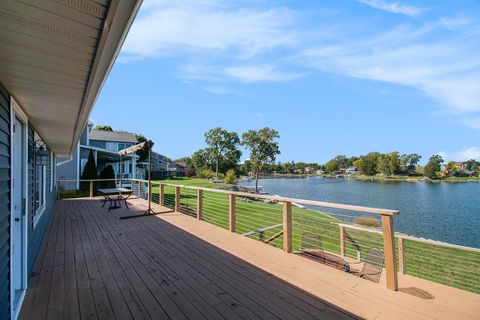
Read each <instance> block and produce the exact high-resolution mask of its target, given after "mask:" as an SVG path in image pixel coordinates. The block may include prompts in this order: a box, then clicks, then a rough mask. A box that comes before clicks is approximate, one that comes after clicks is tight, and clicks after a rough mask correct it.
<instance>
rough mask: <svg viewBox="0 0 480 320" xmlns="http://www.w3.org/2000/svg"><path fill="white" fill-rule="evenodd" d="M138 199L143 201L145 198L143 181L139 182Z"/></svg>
mask: <svg viewBox="0 0 480 320" xmlns="http://www.w3.org/2000/svg"><path fill="white" fill-rule="evenodd" d="M138 198H139V199H142V198H143V193H142V181H138Z"/></svg>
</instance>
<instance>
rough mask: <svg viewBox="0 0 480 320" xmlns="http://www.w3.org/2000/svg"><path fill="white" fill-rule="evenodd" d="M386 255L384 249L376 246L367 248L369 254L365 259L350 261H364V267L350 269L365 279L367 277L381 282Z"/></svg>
mask: <svg viewBox="0 0 480 320" xmlns="http://www.w3.org/2000/svg"><path fill="white" fill-rule="evenodd" d="M384 262H385V257H384V255H383V251H381V250H379V249H374V248H368V249H367V255H366V257H365V259H362V261H360V262H357V263H350V265H355V264H360V263H362V269H361V270H359V271H353V270H350V273H352V274H354V275H356V276H359V277H361V278H363V279H367V280H370V281H373V282H376V283H378V282H380V278H381V276H382V271H383V264H384Z"/></svg>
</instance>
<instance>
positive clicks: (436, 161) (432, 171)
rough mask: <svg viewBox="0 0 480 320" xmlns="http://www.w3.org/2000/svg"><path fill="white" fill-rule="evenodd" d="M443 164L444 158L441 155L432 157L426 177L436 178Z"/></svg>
mask: <svg viewBox="0 0 480 320" xmlns="http://www.w3.org/2000/svg"><path fill="white" fill-rule="evenodd" d="M442 163H443V158H442V157H441V156H440V155H438V154H435V155H433V156H431V157H430V159H429V160H428V163H427V165H426V166H425V170H424V175H425V176H426V177H428V178H430V179H431V178H434V177H435V176H436V175H437V172H439V171H440V169H441V165H442Z"/></svg>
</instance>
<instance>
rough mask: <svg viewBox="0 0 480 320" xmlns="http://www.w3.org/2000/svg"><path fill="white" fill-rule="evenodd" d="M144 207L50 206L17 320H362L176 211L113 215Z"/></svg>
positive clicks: (77, 202) (86, 202)
mask: <svg viewBox="0 0 480 320" xmlns="http://www.w3.org/2000/svg"><path fill="white" fill-rule="evenodd" d="M142 201H143V200H133V201H132V202H131V203H132V205H131V207H130V210H128V211H127V210H126V209H125V208H122V209H119V210H112V211H110V212H109V211H108V210H107V209H106V208H102V207H101V203H100V201H99V200H98V199H72V200H61V201H58V203H57V207H56V210H55V214H54V216H53V218H52V221H51V222H50V225H49V230H48V232H47V235H46V237H45V239H44V242H43V244H42V249H41V252H40V255H39V257H38V259H37V261H36V264H35V267H34V270H33V274H32V276H31V278H30V284H29V289H28V291H27V295H26V298H25V301H24V303H23V307H22V310H21V314H20V319H97V318H102V319H208V320H211V319H352V318H361V317H359V316H355V315H354V314H353V313H350V312H347V311H344V310H342V309H341V308H340V307H337V306H333V305H332V304H331V303H328V302H326V301H324V300H322V299H321V298H319V297H318V296H315V295H313V294H311V293H309V292H307V291H305V290H303V289H300V288H299V287H296V286H294V285H293V284H290V283H288V282H286V281H284V280H282V279H280V278H278V277H276V276H274V275H272V274H271V273H269V272H267V271H265V270H262V269H260V268H258V267H256V266H255V265H253V264H251V263H249V262H247V261H245V260H243V259H241V258H239V257H237V256H235V255H234V254H231V253H229V252H227V251H225V250H223V249H222V248H220V247H218V246H217V245H215V244H212V243H210V242H208V241H204V240H203V239H201V238H199V237H197V236H195V235H194V234H192V233H190V232H187V231H185V230H183V229H182V228H181V227H180V226H176V225H174V224H172V223H170V222H168V221H167V220H166V219H167V218H169V217H175V216H179V218H183V219H187V220H185V221H187V222H188V221H190V223H194V224H197V225H199V226H200V225H204V226H206V227H207V229H208V228H212V229H213V230H216V231H218V232H221V233H224V236H225V237H226V239H225V240H226V241H237V240H238V239H240V240H241V241H245V240H246V241H247V243H252V244H254V245H259V244H257V243H256V242H255V241H253V240H250V239H245V238H242V237H240V236H238V237H237V235H233V234H230V233H228V231H225V230H222V229H220V228H217V227H214V226H211V225H207V224H206V223H205V222H201V221H200V222H199V221H196V220H195V219H193V218H191V217H186V216H184V215H179V214H177V213H173V214H172V213H165V214H164V215H161V216H158V217H157V216H150V217H142V218H137V219H129V220H120V219H119V217H121V216H124V215H129V214H134V213H139V212H142V211H144V210H145V208H146V207H145V206H144V205H142V204H141V202H142ZM155 209H156V210H157V211H159V210H160V211H163V212H169V210H168V209H167V208H163V207H158V206H157V207H156V208H155ZM164 218H165V219H164ZM207 229H205V230H204V231H206V232H208V230H207ZM260 245H261V244H260ZM261 247H262V248H265V249H268V250H271V249H273V250H276V251H279V253H280V254H283V252H281V251H280V250H277V249H275V248H268V247H267V246H264V245H261ZM245 249H247V248H245Z"/></svg>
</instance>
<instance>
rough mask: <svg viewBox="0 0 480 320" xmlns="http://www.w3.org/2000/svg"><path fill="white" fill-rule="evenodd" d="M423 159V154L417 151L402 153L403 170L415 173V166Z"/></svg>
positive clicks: (401, 163) (401, 164) (401, 165)
mask: <svg viewBox="0 0 480 320" xmlns="http://www.w3.org/2000/svg"><path fill="white" fill-rule="evenodd" d="M421 159H422V156H421V155H419V154H417V153H411V154H402V156H401V157H400V167H401V170H402V172H405V173H408V174H414V173H415V168H416V167H417V165H418V163H419V162H420V160H421Z"/></svg>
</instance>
